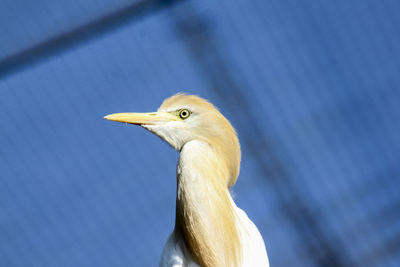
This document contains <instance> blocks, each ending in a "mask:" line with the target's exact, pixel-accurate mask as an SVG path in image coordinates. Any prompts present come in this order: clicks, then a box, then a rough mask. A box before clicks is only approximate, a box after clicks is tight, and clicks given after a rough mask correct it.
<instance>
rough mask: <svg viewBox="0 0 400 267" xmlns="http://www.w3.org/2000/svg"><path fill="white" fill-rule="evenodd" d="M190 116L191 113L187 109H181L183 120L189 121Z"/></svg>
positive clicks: (180, 114)
mask: <svg viewBox="0 0 400 267" xmlns="http://www.w3.org/2000/svg"><path fill="white" fill-rule="evenodd" d="M189 116H190V111H189V110H187V109H181V110H180V111H179V117H181V119H182V120H184V119H187V118H188V117H189Z"/></svg>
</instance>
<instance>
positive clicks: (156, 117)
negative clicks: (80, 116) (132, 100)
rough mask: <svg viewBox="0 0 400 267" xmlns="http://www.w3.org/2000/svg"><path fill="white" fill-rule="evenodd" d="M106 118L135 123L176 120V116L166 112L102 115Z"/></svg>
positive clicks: (153, 123) (145, 123) (151, 123)
mask: <svg viewBox="0 0 400 267" xmlns="http://www.w3.org/2000/svg"><path fill="white" fill-rule="evenodd" d="M104 119H106V120H110V121H119V122H126V123H131V124H136V125H157V124H164V123H166V122H169V121H176V120H178V117H177V116H175V115H173V114H171V113H168V112H152V113H115V114H110V115H107V116H105V117H104Z"/></svg>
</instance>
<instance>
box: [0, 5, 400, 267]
mask: <svg viewBox="0 0 400 267" xmlns="http://www.w3.org/2000/svg"><path fill="white" fill-rule="evenodd" d="M399 10H400V3H399V2H398V1H395V0H387V1H373V0H362V1H361V0H354V1H347V0H339V1H312V0H305V1H290V0H255V1H245V0H240V1H228V0H222V1H211V0H205V1H139V0H138V1H133V0H132V1H129V0H119V1H113V0H103V1H99V0H85V1H67V0H58V1H51V0H39V1H27V0H3V1H2V3H1V8H0V123H1V127H0V266H2V267H3V266H4V267H22V266H23V267H30V266H32V267H33V266H40V267H50V266H60V267H72V266H96V267H102V266H104V267H106V266H116V267H119V266H157V264H158V262H159V258H160V255H161V251H162V248H163V245H164V243H165V241H166V239H167V238H168V235H169V234H170V232H171V231H172V229H173V226H174V214H175V211H174V209H175V189H176V188H175V187H176V178H175V166H176V161H177V158H178V153H177V152H176V151H173V150H172V149H171V148H170V147H169V146H168V145H167V144H166V143H164V142H163V141H161V140H160V139H159V138H156V137H155V136H153V135H152V134H150V133H148V132H146V131H145V130H144V129H140V128H139V127H134V126H131V125H124V124H117V123H112V122H109V121H105V120H104V119H103V116H104V115H106V114H110V113H115V112H130V111H138V112H140V111H143V112H145V111H155V110H156V109H157V107H158V106H159V105H160V104H161V102H162V100H163V99H164V98H166V97H168V96H170V95H172V94H174V93H176V92H179V91H184V92H188V93H193V94H197V95H200V96H202V97H204V98H207V99H209V100H210V101H211V102H213V103H214V104H215V105H216V106H218V107H219V108H220V109H221V111H222V113H223V114H225V115H226V116H227V118H228V119H229V120H230V121H231V122H232V124H233V125H234V126H235V127H236V129H237V131H238V134H239V138H240V141H241V145H242V151H243V161H242V165H241V166H242V168H241V174H240V176H239V180H238V183H237V185H236V186H235V188H234V191H235V195H236V202H237V204H238V206H239V207H241V208H243V209H244V210H245V211H246V212H247V213H248V215H249V217H250V218H251V219H252V220H253V221H254V222H255V223H256V225H257V226H258V228H259V229H260V231H261V233H262V235H263V237H264V239H265V241H266V245H267V250H268V254H269V258H270V262H271V265H272V266H273V267H278V266H400V189H399V188H400V177H399V176H400V137H399V134H400V131H399V130H400V122H399V121H400V119H399V115H400V107H399V104H400V97H399V96H400V93H399V90H400V49H399V43H400V16H399V15H398V13H399V12H398V11H399Z"/></svg>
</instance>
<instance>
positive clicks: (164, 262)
mask: <svg viewBox="0 0 400 267" xmlns="http://www.w3.org/2000/svg"><path fill="white" fill-rule="evenodd" d="M184 266H185V267H200V266H199V265H198V264H196V263H195V262H194V261H193V259H192V257H191V256H190V254H189V251H188V250H187V248H186V246H185V244H184V242H183V240H182V238H180V236H179V235H177V234H176V232H175V231H174V232H172V234H171V235H170V237H169V238H168V240H167V243H166V244H165V246H164V249H163V253H162V256H161V261H160V267H184Z"/></svg>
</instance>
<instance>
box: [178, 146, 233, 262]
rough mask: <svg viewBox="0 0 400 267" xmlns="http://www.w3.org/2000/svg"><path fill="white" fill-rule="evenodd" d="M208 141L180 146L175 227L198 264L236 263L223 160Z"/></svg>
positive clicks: (230, 204)
mask: <svg viewBox="0 0 400 267" xmlns="http://www.w3.org/2000/svg"><path fill="white" fill-rule="evenodd" d="M217 151H218V150H216V149H215V148H212V147H211V146H210V145H209V144H208V143H206V142H201V141H191V142H188V143H186V144H185V146H184V147H183V148H182V150H181V154H180V158H179V163H178V170H177V172H178V175H177V176H178V188H177V203H176V225H175V231H179V234H180V235H181V236H182V237H183V239H184V242H185V244H186V246H187V247H188V250H189V251H190V253H191V256H192V257H193V258H194V260H195V261H197V262H198V263H199V264H200V265H201V266H205V267H207V266H215V267H218V266H237V265H238V264H237V263H238V262H239V260H240V253H241V252H240V243H239V233H238V229H237V225H236V223H237V219H236V213H235V207H234V203H233V201H232V199H231V196H230V194H229V190H228V188H227V185H226V175H229V174H228V170H227V167H226V166H227V164H225V163H224V162H221V160H223V159H221V157H219V155H218V152H217Z"/></svg>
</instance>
